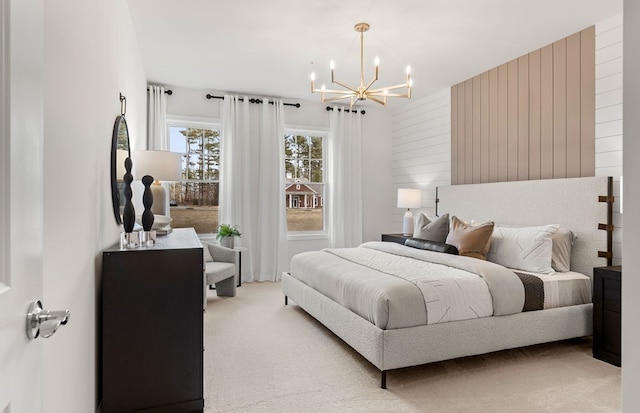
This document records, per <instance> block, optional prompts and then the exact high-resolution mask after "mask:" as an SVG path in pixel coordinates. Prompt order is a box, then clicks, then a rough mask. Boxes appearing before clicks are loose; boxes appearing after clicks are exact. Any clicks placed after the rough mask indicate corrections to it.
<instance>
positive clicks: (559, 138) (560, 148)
mask: <svg viewBox="0 0 640 413" xmlns="http://www.w3.org/2000/svg"><path fill="white" fill-rule="evenodd" d="M566 176H567V41H566V39H562V40H558V41H557V42H555V43H553V177H554V178H566Z"/></svg>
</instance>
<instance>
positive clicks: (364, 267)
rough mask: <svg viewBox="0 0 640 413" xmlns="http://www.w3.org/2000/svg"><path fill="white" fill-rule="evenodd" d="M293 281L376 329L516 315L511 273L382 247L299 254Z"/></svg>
mask: <svg viewBox="0 0 640 413" xmlns="http://www.w3.org/2000/svg"><path fill="white" fill-rule="evenodd" d="M291 275H292V276H293V277H294V278H297V279H298V280H300V281H302V282H304V283H305V284H307V285H309V286H310V287H312V288H314V289H316V290H318V291H319V292H321V293H322V294H324V295H325V296H327V297H329V298H331V299H333V300H334V301H336V302H338V303H339V304H341V305H343V306H344V307H346V308H348V309H350V310H352V311H353V312H355V313H356V314H359V315H360V316H362V317H363V318H365V319H367V320H369V321H370V322H372V323H374V324H375V325H377V326H378V327H380V328H383V329H393V328H403V327H411V326H416V325H422V324H434V323H442V322H448V321H457V320H466V319H470V318H479V317H487V316H491V315H505V314H513V313H517V312H520V311H521V310H522V306H523V303H524V287H523V286H522V283H521V281H520V280H519V279H518V277H517V276H516V275H515V274H514V273H513V272H512V271H510V270H508V269H506V268H504V267H502V266H500V265H497V264H494V263H490V262H486V261H481V260H477V259H474V258H469V257H460V256H455V255H450V254H443V253H436V252H431V251H423V250H418V249H414V248H409V247H405V246H403V245H399V244H394V243H386V242H369V243H365V244H363V245H361V246H360V247H359V248H344V249H325V250H322V251H314V252H307V253H302V254H298V255H296V256H295V257H294V258H293V260H292V262H291Z"/></svg>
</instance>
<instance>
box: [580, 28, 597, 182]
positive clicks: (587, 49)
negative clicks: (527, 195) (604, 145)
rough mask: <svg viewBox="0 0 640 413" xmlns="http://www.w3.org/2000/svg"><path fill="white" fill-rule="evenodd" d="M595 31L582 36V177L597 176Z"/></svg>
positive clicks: (586, 30)
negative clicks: (593, 137) (592, 137)
mask: <svg viewBox="0 0 640 413" xmlns="http://www.w3.org/2000/svg"><path fill="white" fill-rule="evenodd" d="M595 30H596V29H595V26H591V27H589V28H588V29H585V30H583V31H582V32H581V34H580V90H581V91H582V93H581V95H580V109H581V110H580V176H591V175H595V165H596V159H595V139H591V136H595V107H596V104H595V99H596V98H595V96H596V90H595V70H596V67H595V66H596V65H595V61H596V58H595V49H596V48H595Z"/></svg>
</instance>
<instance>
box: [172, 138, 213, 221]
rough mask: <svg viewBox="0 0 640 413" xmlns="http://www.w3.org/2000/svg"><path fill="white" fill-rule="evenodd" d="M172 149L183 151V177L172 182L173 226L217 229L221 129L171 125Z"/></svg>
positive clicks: (178, 151)
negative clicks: (180, 180) (178, 180)
mask: <svg viewBox="0 0 640 413" xmlns="http://www.w3.org/2000/svg"><path fill="white" fill-rule="evenodd" d="M169 150H170V151H172V152H177V153H181V154H182V179H183V181H182V182H178V183H175V184H171V185H170V192H169V196H170V205H171V217H172V218H173V222H172V223H171V226H172V227H174V228H181V227H193V228H195V229H196V232H198V233H203V232H214V231H215V230H216V229H217V228H218V182H217V181H218V179H219V176H220V131H219V130H216V129H211V128H190V127H182V126H172V127H170V128H169Z"/></svg>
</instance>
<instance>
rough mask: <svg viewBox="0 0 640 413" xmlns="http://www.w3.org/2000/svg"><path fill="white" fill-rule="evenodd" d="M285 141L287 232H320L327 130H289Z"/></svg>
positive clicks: (321, 226) (322, 228)
mask: <svg viewBox="0 0 640 413" xmlns="http://www.w3.org/2000/svg"><path fill="white" fill-rule="evenodd" d="M284 141H285V145H284V147H285V180H286V182H285V206H286V209H287V230H288V232H289V233H290V234H304V233H322V232H324V231H325V224H324V223H325V221H326V219H325V211H324V196H325V194H324V192H325V182H324V180H325V173H324V166H325V159H324V154H325V152H326V151H325V146H324V145H325V141H326V133H324V132H311V131H296V130H290V131H287V132H286V133H285V136H284Z"/></svg>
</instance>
